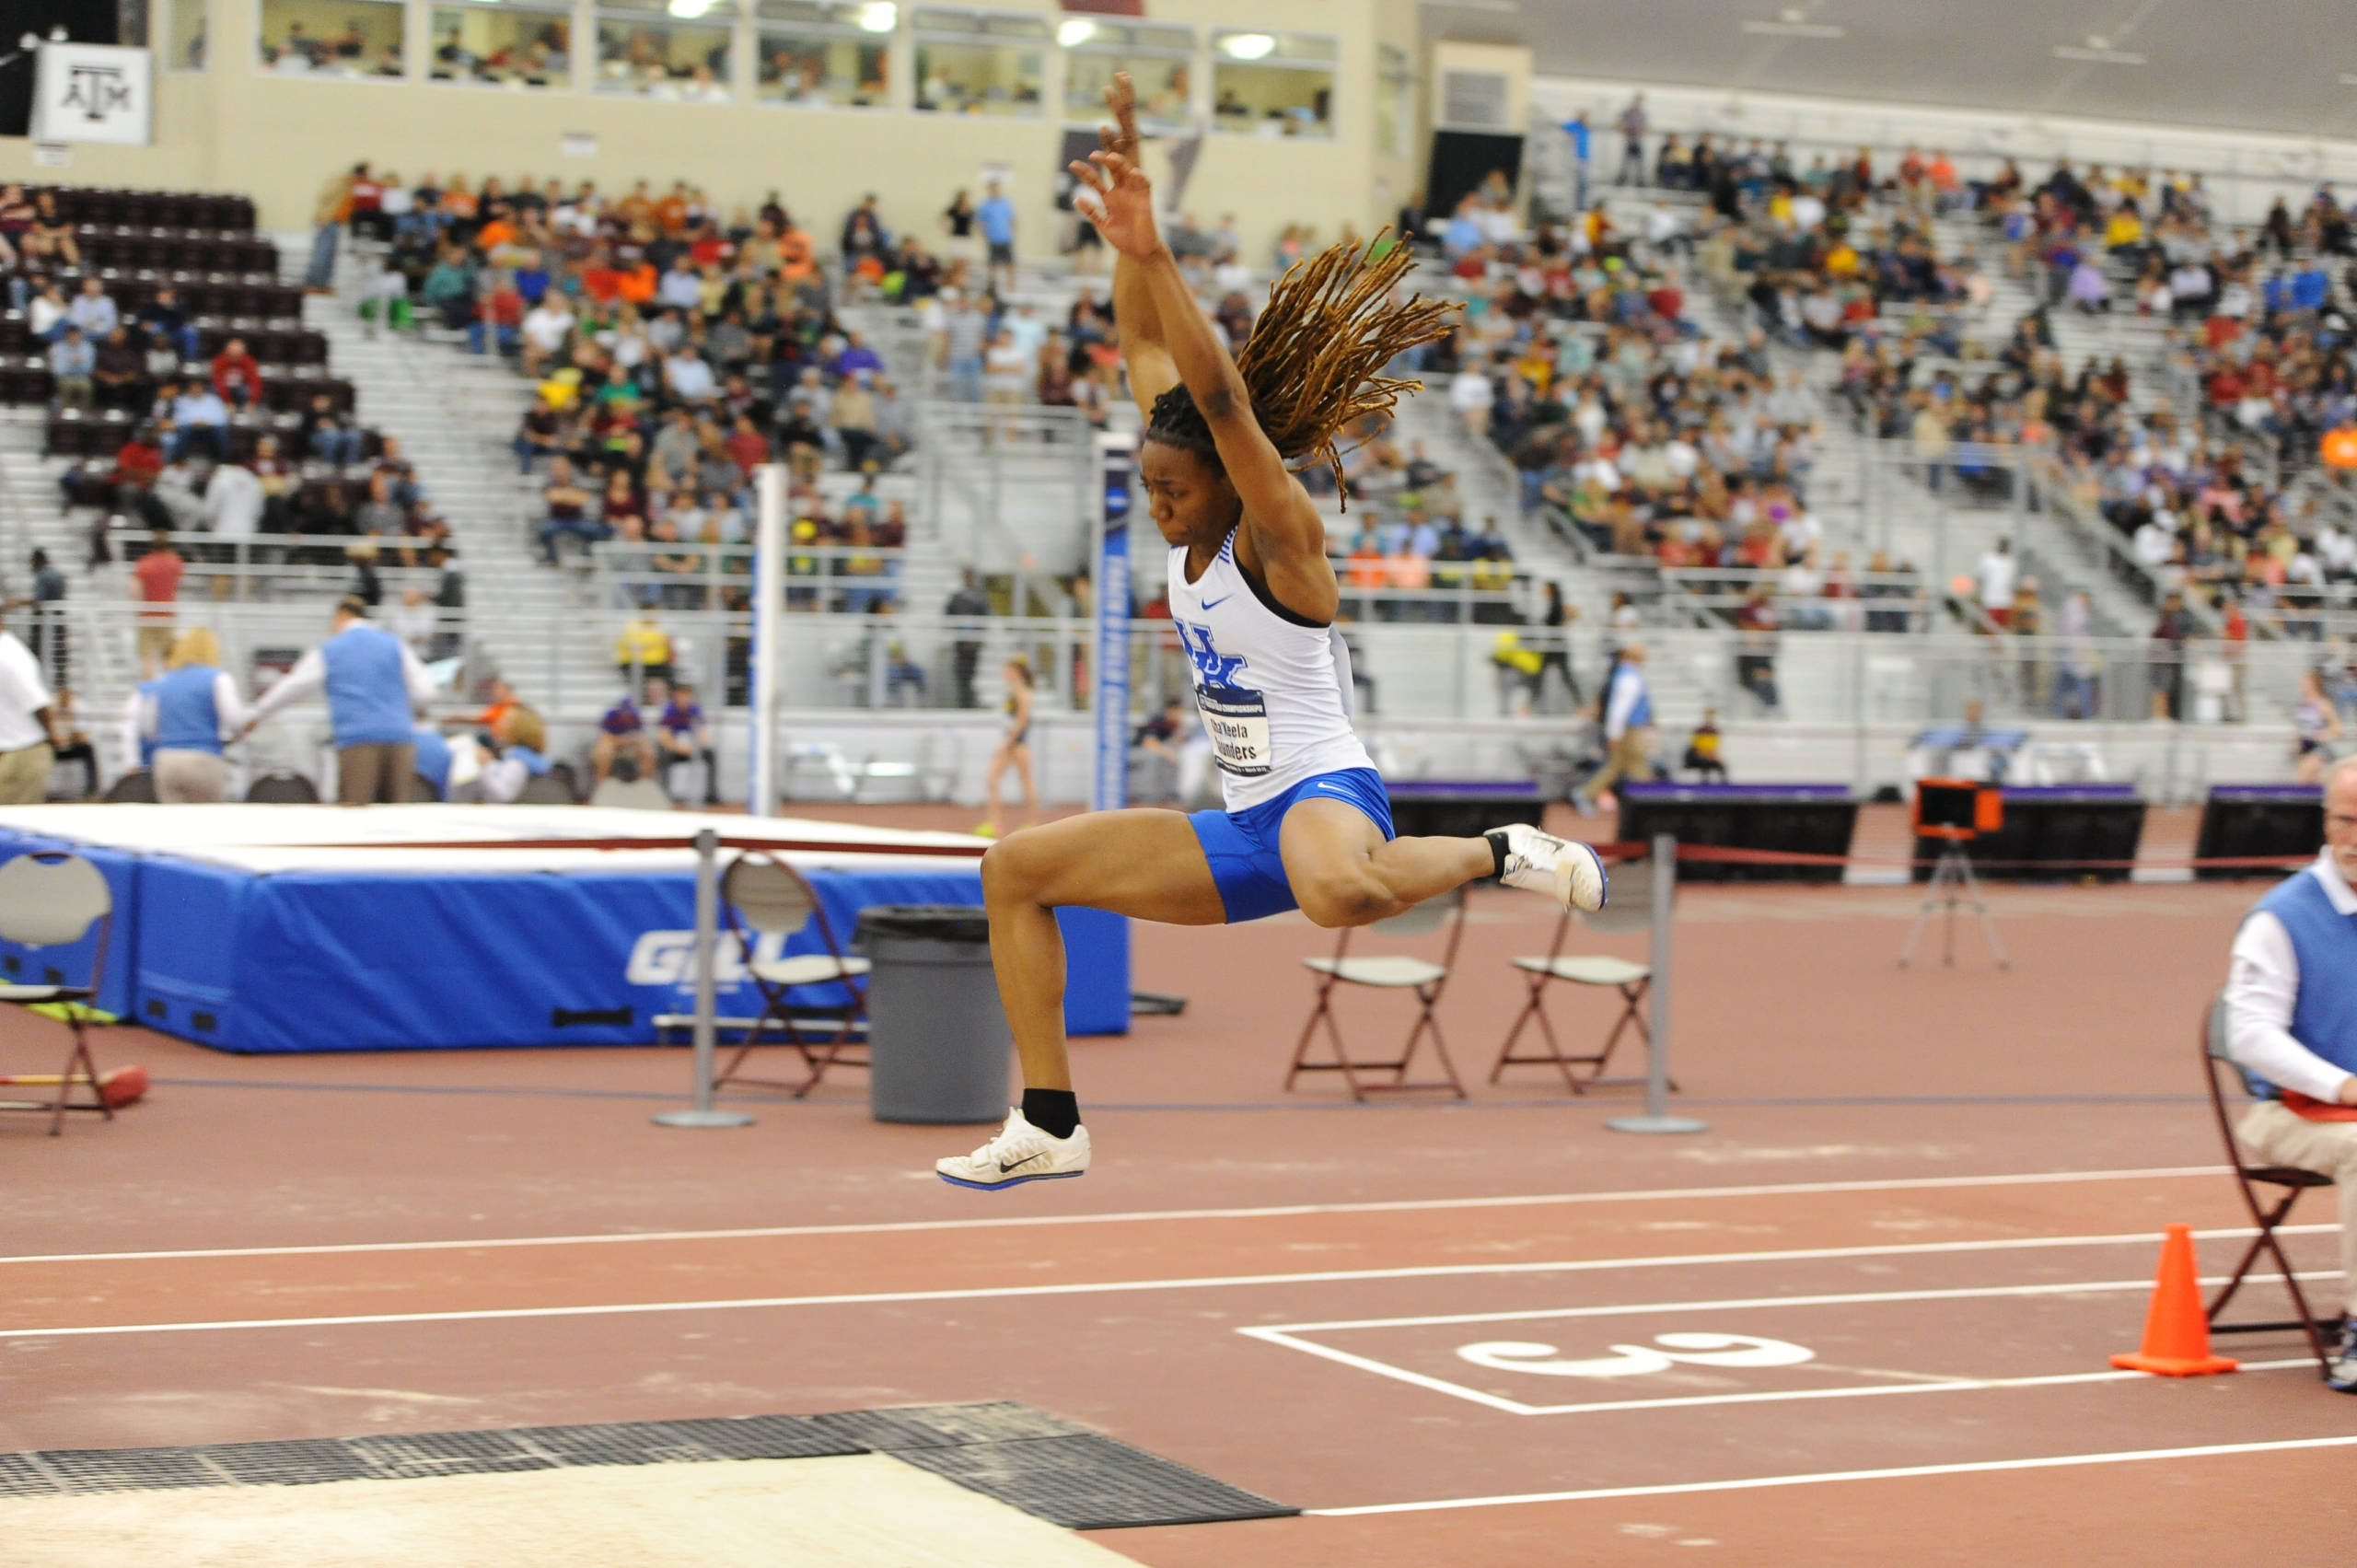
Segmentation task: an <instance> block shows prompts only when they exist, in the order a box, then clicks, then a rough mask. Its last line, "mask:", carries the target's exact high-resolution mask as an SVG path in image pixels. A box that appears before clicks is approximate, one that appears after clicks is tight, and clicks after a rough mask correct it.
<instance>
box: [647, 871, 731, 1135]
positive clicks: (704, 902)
mask: <svg viewBox="0 0 2357 1568" xmlns="http://www.w3.org/2000/svg"><path fill="white" fill-rule="evenodd" d="M719 936H720V835H719V834H718V833H717V832H715V831H714V830H712V829H710V828H699V829H698V830H696V955H695V964H696V1028H695V1051H694V1053H693V1054H694V1057H695V1077H696V1081H695V1101H696V1102H695V1105H694V1106H693V1108H691V1109H687V1110H667V1111H665V1112H663V1114H661V1115H660V1116H657V1117H656V1119H655V1120H656V1123H657V1124H659V1125H661V1126H664V1127H750V1126H751V1125H752V1124H753V1119H752V1118H751V1117H749V1116H748V1115H746V1114H745V1113H744V1112H743V1111H741V1110H718V1109H714V1107H713V1103H712V1056H713V1036H714V1033H715V1032H717V1031H716V1030H715V1028H714V1023H713V1019H714V1008H715V1006H716V1005H717V1001H716V999H715V997H714V991H715V989H716V985H717V981H716V977H715V976H714V974H713V946H714V943H715V942H717V941H718V939H719Z"/></svg>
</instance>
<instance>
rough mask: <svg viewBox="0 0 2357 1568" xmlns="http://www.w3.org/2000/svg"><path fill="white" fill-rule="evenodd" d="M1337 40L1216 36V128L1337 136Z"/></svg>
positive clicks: (1248, 34) (1244, 34)
mask: <svg viewBox="0 0 2357 1568" xmlns="http://www.w3.org/2000/svg"><path fill="white" fill-rule="evenodd" d="M1335 57H1336V50H1335V47H1334V41H1333V40H1332V39H1330V38H1316V37H1310V36H1306V35H1304V34H1301V33H1266V32H1218V33H1213V35H1212V93H1213V104H1212V123H1213V125H1216V126H1217V127H1219V129H1221V130H1223V131H1233V132H1237V133H1238V134H1248V135H1260V136H1331V135H1332V134H1334V61H1335Z"/></svg>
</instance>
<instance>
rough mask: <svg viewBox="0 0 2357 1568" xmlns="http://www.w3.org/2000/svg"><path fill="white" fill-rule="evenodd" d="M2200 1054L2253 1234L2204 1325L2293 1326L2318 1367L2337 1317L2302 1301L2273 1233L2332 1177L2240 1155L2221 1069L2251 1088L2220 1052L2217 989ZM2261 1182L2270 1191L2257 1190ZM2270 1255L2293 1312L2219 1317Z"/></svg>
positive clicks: (2219, 1329)
mask: <svg viewBox="0 0 2357 1568" xmlns="http://www.w3.org/2000/svg"><path fill="white" fill-rule="evenodd" d="M2201 1058H2202V1068H2203V1077H2204V1081H2205V1082H2207V1083H2208V1084H2209V1086H2210V1109H2211V1110H2212V1111H2213V1112H2214V1113H2215V1114H2216V1116H2217V1119H2218V1136H2219V1137H2220V1138H2222V1139H2223V1140H2224V1141H2225V1144H2226V1163H2227V1165H2228V1167H2231V1168H2232V1169H2233V1171H2234V1173H2235V1187H2236V1188H2237V1189H2238V1190H2239V1191H2241V1193H2242V1195H2243V1205H2244V1207H2246V1208H2247V1209H2249V1210H2250V1217H2251V1223H2252V1224H2253V1225H2257V1226H2258V1235H2257V1236H2255V1237H2252V1238H2251V1243H2250V1245H2249V1246H2248V1247H2247V1248H2245V1249H2243V1255H2242V1259H2241V1260H2240V1261H2238V1262H2236V1263H2235V1272H2233V1273H2232V1274H2230V1275H2228V1276H2227V1278H2226V1283H2224V1284H2223V1286H2221V1287H2220V1288H2219V1291H2218V1294H2217V1295H2214V1296H2212V1297H2211V1298H2210V1306H2209V1318H2210V1331H2211V1332H2212V1333H2213V1334H2262V1333H2282V1332H2284V1331H2285V1330H2292V1329H2297V1330H2300V1331H2301V1332H2302V1333H2304V1334H2305V1335H2306V1336H2307V1339H2308V1349H2309V1350H2311V1351H2313V1352H2314V1353H2316V1367H2317V1370H2318V1372H2319V1373H2322V1372H2324V1371H2326V1370H2328V1368H2329V1366H2330V1365H2331V1353H2330V1352H2329V1351H2328V1349H2327V1348H2326V1342H2325V1336H2326V1335H2327V1334H2328V1333H2330V1332H2334V1331H2337V1330H2339V1329H2340V1319H2339V1318H2318V1317H2317V1316H2316V1313H2315V1311H2314V1309H2312V1308H2311V1307H2309V1306H2308V1297H2307V1293H2306V1292H2305V1291H2303V1290H2302V1289H2301V1288H2300V1280H2299V1276H2298V1275H2297V1274H2295V1273H2293V1272H2292V1260H2291V1259H2289V1258H2287V1257H2285V1256H2284V1254H2283V1244H2282V1242H2281V1241H2279V1240H2277V1239H2276V1236H2275V1230H2276V1227H2277V1226H2278V1225H2283V1224H2284V1223H2286V1222H2287V1221H2289V1220H2290V1219H2291V1217H2292V1208H2293V1205H2294V1204H2296V1203H2297V1202H2299V1201H2300V1197H2301V1195H2302V1194H2303V1193H2305V1192H2308V1191H2313V1190H2314V1189H2316V1188H2318V1187H2330V1186H2332V1185H2333V1179H2332V1178H2331V1177H2329V1176H2326V1175H2324V1174H2322V1173H2321V1172H2318V1171H2313V1170H2301V1169H2299V1168H2298V1167H2294V1166H2287V1165H2252V1164H2250V1163H2249V1162H2248V1161H2247V1159H2245V1158H2244V1157H2243V1149H2242V1145H2241V1144H2238V1143H2236V1142H2235V1122H2234V1117H2233V1115H2232V1114H2231V1113H2230V1112H2229V1110H2228V1109H2227V1106H2226V1095H2227V1090H2226V1087H2225V1079H2224V1077H2223V1074H2232V1076H2233V1079H2234V1083H2235V1086H2236V1087H2237V1088H2240V1089H2241V1090H2243V1091H2244V1092H2245V1093H2246V1094H2249V1093H2251V1092H2252V1091H2253V1089H2254V1087H2255V1086H2254V1085H2253V1084H2252V1082H2251V1079H2250V1074H2247V1073H2245V1072H2244V1071H2243V1070H2242V1066H2241V1064H2240V1063H2236V1062H2235V1060H2234V1058H2232V1057H2231V1056H2229V1055H2227V1054H2226V1001H2225V997H2224V995H2223V993H2221V994H2220V995H2218V996H2216V997H2213V998H2212V1000H2211V1003H2210V1008H2209V1011H2208V1013H2207V1014H2206V1015H2204V1016H2203V1019H2202V1026H2201ZM2261 1188H2269V1189H2272V1190H2273V1191H2270V1192H2268V1193H2262V1192H2261V1191H2259V1190H2260V1189H2261ZM2262 1253H2263V1254H2265V1255H2266V1256H2267V1257H2269V1258H2271V1259H2273V1260H2275V1267H2276V1269H2277V1271H2278V1272H2280V1274H2281V1275H2282V1282H2283V1289H2284V1290H2285V1292H2287V1293H2288V1294H2289V1295H2291V1297H2292V1309H2293V1311H2294V1312H2297V1313H2298V1314H2299V1316H2298V1317H2296V1318H2288V1319H2281V1320H2278V1321H2275V1322H2270V1323H2221V1322H2219V1321H2218V1315H2219V1314H2220V1313H2221V1312H2223V1311H2224V1310H2225V1309H2226V1304H2227V1303H2228V1302H2230V1301H2232V1300H2234V1298H2235V1292H2236V1291H2238V1290H2240V1289H2241V1288H2242V1285H2243V1280H2244V1277H2245V1276H2246V1275H2247V1274H2248V1273H2249V1272H2250V1271H2251V1267H2252V1265H2254V1264H2256V1263H2257V1262H2258V1260H2259V1257H2260V1255H2261V1254H2262Z"/></svg>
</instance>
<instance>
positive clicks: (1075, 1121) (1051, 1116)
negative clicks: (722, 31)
mask: <svg viewBox="0 0 2357 1568" xmlns="http://www.w3.org/2000/svg"><path fill="white" fill-rule="evenodd" d="M1023 1120H1024V1121H1028V1122H1029V1123H1031V1125H1032V1126H1034V1127H1037V1128H1038V1129H1039V1131H1040V1132H1045V1133H1046V1134H1047V1135H1048V1136H1049V1137H1051V1138H1069V1137H1071V1136H1072V1130H1073V1129H1074V1128H1075V1127H1077V1126H1079V1125H1080V1099H1079V1097H1077V1096H1076V1095H1074V1093H1073V1092H1072V1091H1071V1090H1070V1089H1026V1090H1024V1091H1023Z"/></svg>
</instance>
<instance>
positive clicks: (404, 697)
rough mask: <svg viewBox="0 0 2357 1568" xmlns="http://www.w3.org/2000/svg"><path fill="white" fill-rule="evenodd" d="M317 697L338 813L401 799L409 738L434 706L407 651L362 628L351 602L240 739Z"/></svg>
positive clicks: (427, 679)
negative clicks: (321, 699) (329, 735)
mask: <svg viewBox="0 0 2357 1568" xmlns="http://www.w3.org/2000/svg"><path fill="white" fill-rule="evenodd" d="M319 691H324V692H325V693H326V694H327V700H328V723H329V725H330V726H331V728H332V729H333V730H334V732H335V764H336V798H337V799H339V800H341V801H343V804H344V805H346V806H368V805H373V804H377V803H384V804H388V805H395V806H398V805H400V804H401V802H403V801H405V800H407V799H408V798H409V784H410V779H411V776H412V774H414V773H415V772H417V756H416V751H415V749H414V748H413V747H412V744H411V740H410V732H411V728H412V725H413V724H414V722H415V716H416V714H417V713H418V712H419V711H421V710H423V709H424V707H425V705H426V704H427V703H431V702H432V701H433V700H434V678H433V677H432V676H431V675H428V674H427V673H426V671H425V666H424V664H423V663H421V662H420V661H419V659H418V656H417V655H416V654H415V653H413V652H412V651H411V649H410V646H409V645H408V644H406V643H404V642H402V641H401V639H400V638H399V637H396V636H394V635H393V634H392V633H390V632H386V631H382V630H380V629H378V628H377V627H375V626H371V625H369V624H368V607H367V606H366V605H365V604H363V603H361V602H360V601H359V600H358V599H356V598H347V599H344V600H343V602H341V603H339V604H338V605H337V606H336V607H335V630H334V631H333V632H332V633H331V634H330V635H329V637H328V640H327V641H326V642H324V643H321V644H320V645H319V646H318V647H316V648H313V649H312V650H311V651H310V652H309V653H308V654H305V655H304V656H302V657H301V658H299V659H297V660H296V661H295V668H293V669H290V670H288V671H287V672H286V673H285V674H284V675H283V676H281V677H279V678H278V680H277V681H276V682H275V683H274V684H273V686H272V687H271V689H270V690H269V691H265V692H263V693H262V694H261V700H260V701H259V702H257V703H254V711H253V717H252V718H251V719H250V721H249V722H248V723H247V725H246V732H250V731H251V730H252V729H253V728H254V726H256V725H259V724H261V722H262V721H263V720H265V719H267V718H269V717H271V716H272V715H273V714H279V713H283V712H284V711H285V710H286V709H287V708H289V707H292V706H293V705H294V704H295V703H299V702H301V701H302V700H303V699H304V698H306V697H308V696H310V695H312V694H313V693H314V692H319Z"/></svg>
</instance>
